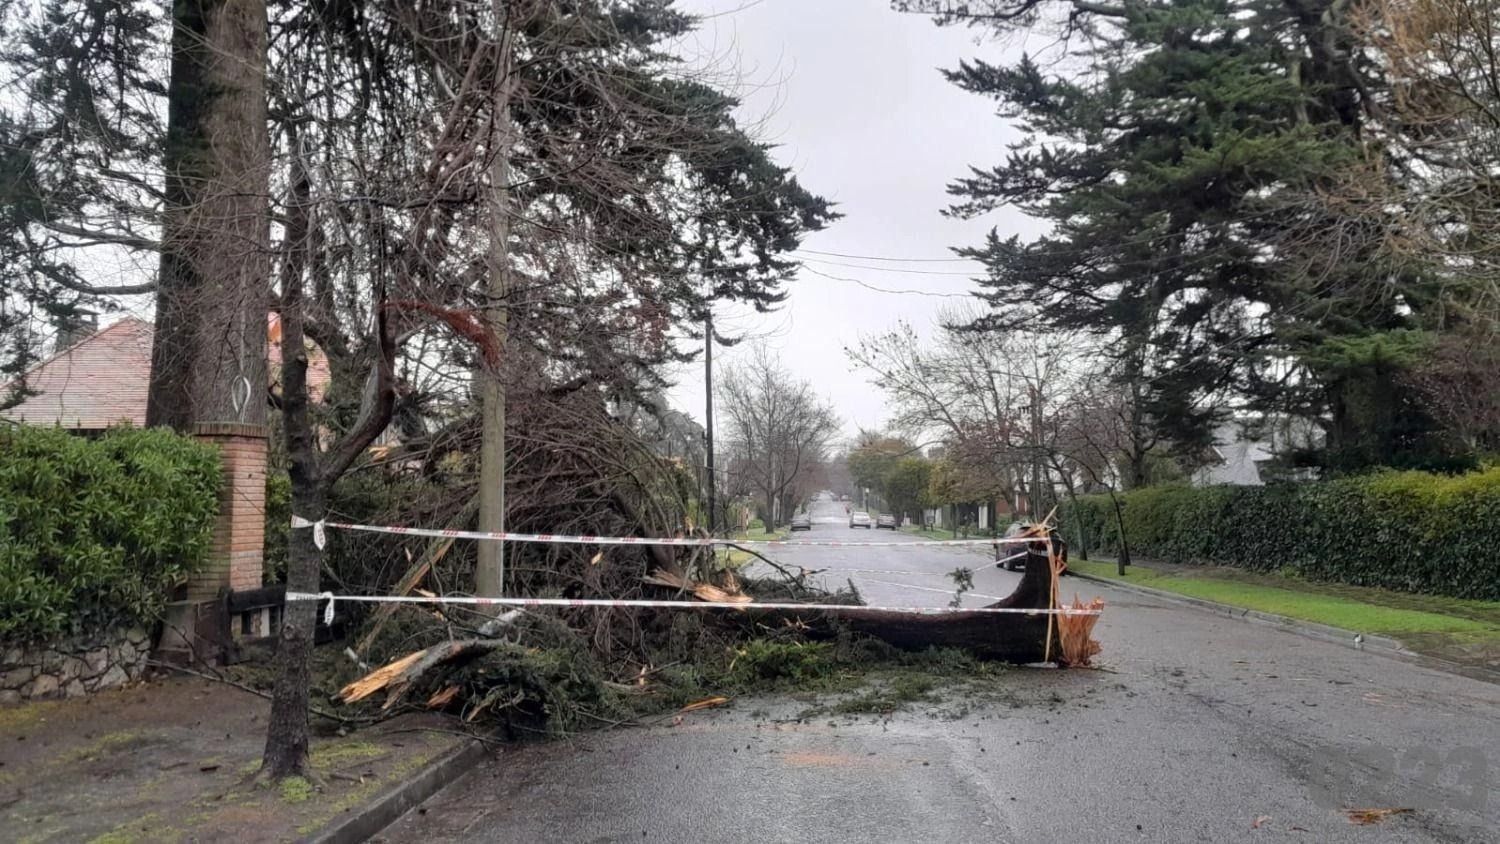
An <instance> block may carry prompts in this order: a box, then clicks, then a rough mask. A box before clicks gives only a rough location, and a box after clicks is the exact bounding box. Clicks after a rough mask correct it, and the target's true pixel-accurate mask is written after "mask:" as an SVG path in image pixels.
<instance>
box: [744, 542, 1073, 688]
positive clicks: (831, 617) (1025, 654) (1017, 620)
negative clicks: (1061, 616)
mask: <svg viewBox="0 0 1500 844" xmlns="http://www.w3.org/2000/svg"><path fill="white" fill-rule="evenodd" d="M1002 607H1003V608H1011V609H1035V610H1046V609H1050V608H1051V607H1052V570H1051V565H1050V563H1049V561H1048V555H1047V546H1046V544H1045V543H1036V544H1033V545H1030V546H1027V555H1026V573H1025V575H1024V576H1022V578H1021V583H1020V584H1019V585H1018V586H1017V587H1016V590H1015V591H1014V592H1012V593H1011V594H1009V595H1007V596H1006V597H1005V599H1004V600H1001V601H997V602H995V603H993V604H990V605H989V608H1002ZM820 616H821V617H820ZM769 618H781V619H785V620H786V621H788V622H792V623H802V624H806V625H808V627H809V633H810V635H813V636H830V635H833V634H834V633H836V632H837V630H838V629H839V627H840V626H842V627H844V628H847V629H850V630H853V631H854V632H856V633H862V634H864V635H866V636H870V637H872V638H875V639H879V640H881V641H882V642H885V643H887V644H889V645H891V646H892V647H896V648H899V649H901V650H913V651H920V650H926V649H927V648H934V647H936V648H961V649H963V650H965V651H968V652H969V653H971V654H973V655H974V656H975V657H976V658H978V659H986V660H998V661H1003V662H1015V663H1029V662H1043V661H1045V660H1046V659H1047V657H1048V651H1049V648H1048V645H1047V640H1048V638H1049V636H1050V637H1052V638H1053V642H1052V647H1051V649H1050V650H1051V652H1052V654H1056V653H1058V643H1057V640H1056V635H1057V634H1056V632H1055V626H1053V627H1049V625H1048V620H1049V619H1050V616H1049V615H1048V614H1046V613H1043V612H1038V613H1036V614H1034V615H1032V614H1027V613H982V612H953V613H943V614H941V615H917V614H915V613H905V612H871V611H863V610H862V611H855V612H841V613H833V612H828V613H822V612H820V613H816V614H809V613H800V612H798V611H795V610H775V611H767V612H766V613H765V614H764V615H759V616H758V619H757V620H760V621H765V620H767V619H769Z"/></svg>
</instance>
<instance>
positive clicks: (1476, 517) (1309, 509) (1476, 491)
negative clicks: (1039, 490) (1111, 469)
mask: <svg viewBox="0 0 1500 844" xmlns="http://www.w3.org/2000/svg"><path fill="white" fill-rule="evenodd" d="M1120 498H1121V500H1122V502H1123V505H1124V512H1123V521H1124V523H1125V535H1126V537H1127V538H1128V539H1129V541H1130V551H1131V554H1133V555H1136V556H1140V557H1148V558H1154V559H1159V560H1165V561H1167V562H1173V563H1204V564H1210V565H1221V566H1235V567H1238V568H1244V569H1251V570H1255V571H1279V570H1285V571H1288V572H1289V573H1293V574H1296V575H1299V576H1302V577H1306V578H1308V579H1311V580H1325V581H1333V582H1338V583H1350V584H1355V585H1358V586H1382V587H1385V588H1387V589H1398V590H1402V591H1406V592H1423V593H1428V594H1434V595H1451V596H1454V597H1458V598H1477V599H1483V600H1490V601H1494V600H1500V467H1497V468H1491V469H1487V470H1484V471H1480V472H1472V473H1469V474H1466V475H1458V476H1449V475H1434V474H1429V473H1425V472H1385V473H1380V474H1376V475H1367V476H1363V477H1356V478H1344V479H1340V480H1334V481H1323V482H1318V483H1304V484H1274V485H1270V486H1258V487H1251V486H1216V487H1204V488H1192V487H1186V486H1169V487H1154V488H1147V489H1140V490H1135V491H1132V492H1128V493H1122V494H1121V495H1120ZM1059 512H1060V513H1061V521H1062V529H1063V535H1064V536H1065V537H1066V538H1067V539H1068V541H1069V542H1072V543H1077V542H1078V539H1079V531H1080V530H1083V531H1086V532H1087V534H1086V535H1087V538H1088V547H1089V549H1090V550H1094V549H1098V550H1100V551H1103V552H1105V553H1117V552H1118V551H1119V547H1120V542H1119V529H1118V527H1117V525H1116V521H1115V514H1114V509H1113V505H1112V504H1111V502H1110V498H1109V496H1108V495H1091V496H1085V497H1082V498H1080V499H1078V501H1077V502H1066V503H1064V504H1063V506H1062V507H1061V509H1060V511H1059Z"/></svg>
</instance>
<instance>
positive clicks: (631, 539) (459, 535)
mask: <svg viewBox="0 0 1500 844" xmlns="http://www.w3.org/2000/svg"><path fill="white" fill-rule="evenodd" d="M292 527H294V528H309V527H310V528H312V529H313V539H314V541H315V542H316V543H317V545H318V547H319V548H322V547H323V539H324V529H325V528H335V529H337V530H359V531H367V532H370V533H394V534H398V535H401V536H433V537H451V538H454V539H491V540H503V541H505V542H549V543H558V544H573V545H677V546H699V547H702V546H709V545H755V546H758V547H769V548H815V547H816V548H877V547H879V548H884V547H897V546H899V547H910V548H919V547H933V546H964V545H969V546H974V545H1001V544H1004V545H1021V544H1027V543H1031V542H1044V541H1045V540H1044V539H1038V538H1036V537H1032V536H1002V537H996V538H991V539H919V540H915V541H910V542H845V541H843V540H838V539H810V540H809V539H801V540H790V539H722V538H719V537H699V536H677V537H644V536H588V535H570V534H560V533H511V532H509V531H505V532H499V533H496V532H489V531H478V530H446V529H437V528H414V527H394V526H390V525H356V524H348V523H345V522H329V521H322V520H320V521H316V522H311V521H308V520H307V519H304V518H302V517H301V516H293V517H292Z"/></svg>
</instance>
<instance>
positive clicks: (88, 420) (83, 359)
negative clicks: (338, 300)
mask: <svg viewBox="0 0 1500 844" xmlns="http://www.w3.org/2000/svg"><path fill="white" fill-rule="evenodd" d="M153 333H154V326H153V325H152V324H151V323H149V322H147V321H145V320H142V319H137V318H135V317H125V318H124V319H120V320H117V321H115V322H114V323H111V324H110V325H109V326H107V327H105V328H103V329H99V330H97V331H92V330H90V329H88V328H84V329H83V330H81V331H78V332H72V333H70V334H68V335H67V336H59V338H58V343H57V350H56V351H55V352H54V353H53V354H52V356H51V357H48V358H46V359H45V360H43V361H41V362H40V363H38V364H36V365H35V366H33V367H32V368H31V369H29V370H27V372H26V376H25V384H26V389H27V392H29V393H31V394H32V395H28V396H26V397H25V398H24V399H22V400H21V402H20V403H19V404H17V405H16V406H14V407H12V408H10V409H8V410H3V411H0V419H9V420H11V421H13V422H19V423H21V424H24V425H46V426H52V425H55V426H57V427H60V428H67V429H69V430H72V431H77V432H79V433H97V432H101V431H103V430H105V429H106V428H112V427H115V426H119V425H133V426H135V427H137V428H143V427H145V425H146V394H147V391H148V387H149V385H150V380H151V340H152V335H153ZM266 338H267V343H268V345H267V355H266V357H267V359H268V360H269V361H270V364H271V366H270V379H271V385H270V386H271V388H272V389H275V388H276V387H277V385H278V382H279V380H280V370H281V366H280V364H281V324H280V320H279V318H278V317H277V315H276V314H269V315H268V317H267V322H266ZM332 380H333V377H332V374H331V372H330V370H329V367H328V358H327V357H326V356H325V355H324V354H322V352H320V351H318V350H317V349H313V350H312V354H311V355H310V356H309V359H308V390H309V392H310V393H311V394H312V397H313V400H314V401H317V400H319V399H320V398H321V397H322V396H323V394H324V393H326V392H327V390H328V385H329V384H330V383H331V382H332ZM7 386H8V385H7Z"/></svg>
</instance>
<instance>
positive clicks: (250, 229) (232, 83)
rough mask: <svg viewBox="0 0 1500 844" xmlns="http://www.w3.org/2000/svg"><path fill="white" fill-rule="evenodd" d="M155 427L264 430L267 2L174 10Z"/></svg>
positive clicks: (224, 0)
mask: <svg viewBox="0 0 1500 844" xmlns="http://www.w3.org/2000/svg"><path fill="white" fill-rule="evenodd" d="M172 23H173V27H172V66H171V78H170V81H169V82H168V86H167V143H166V149H165V150H164V156H163V164H164V168H165V171H166V176H165V192H166V201H165V203H164V205H165V209H164V213H163V221H162V253H161V268H160V272H159V279H158V281H159V283H158V293H157V300H156V333H155V341H154V343H153V346H152V350H151V378H150V391H149V395H148V398H147V403H146V423H147V424H148V425H170V426H171V427H173V428H176V429H178V430H184V431H185V430H188V429H190V428H191V427H192V425H193V424H194V423H196V422H207V421H213V422H225V421H230V422H245V423H249V424H256V425H260V424H265V421H266V402H265V398H264V397H265V389H266V386H265V385H266V308H267V306H268V304H269V302H268V299H267V281H268V279H267V275H268V273H269V255H268V250H269V245H268V241H269V225H270V222H269V214H268V193H269V190H268V186H267V185H268V168H269V162H270V141H269V136H268V134H267V127H266V93H265V64H266V6H265V2H264V0H177V2H175V3H174V4H172Z"/></svg>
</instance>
